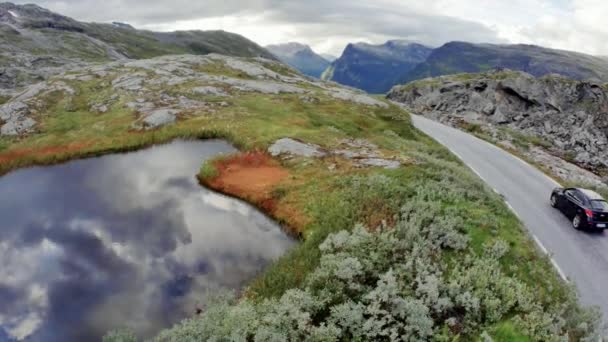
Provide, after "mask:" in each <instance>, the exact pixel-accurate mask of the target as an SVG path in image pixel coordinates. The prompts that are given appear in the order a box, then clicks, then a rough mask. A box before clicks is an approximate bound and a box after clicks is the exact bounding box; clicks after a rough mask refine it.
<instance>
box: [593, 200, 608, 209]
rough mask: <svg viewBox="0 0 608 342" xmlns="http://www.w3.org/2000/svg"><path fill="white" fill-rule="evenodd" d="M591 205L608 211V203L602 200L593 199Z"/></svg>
mask: <svg viewBox="0 0 608 342" xmlns="http://www.w3.org/2000/svg"><path fill="white" fill-rule="evenodd" d="M591 207H592V208H593V209H601V210H603V211H608V203H606V201H602V200H595V201H591Z"/></svg>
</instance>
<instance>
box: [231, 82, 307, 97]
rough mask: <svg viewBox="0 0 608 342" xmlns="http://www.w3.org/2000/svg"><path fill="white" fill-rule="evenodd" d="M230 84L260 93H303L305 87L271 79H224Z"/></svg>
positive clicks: (243, 89)
mask: <svg viewBox="0 0 608 342" xmlns="http://www.w3.org/2000/svg"><path fill="white" fill-rule="evenodd" d="M225 82H226V83H228V84H231V85H232V87H233V89H235V90H239V91H243V92H254V93H262V94H275V95H278V94H303V93H306V90H305V89H302V88H300V87H296V86H293V85H289V84H284V83H279V82H273V81H255V80H236V79H233V80H225Z"/></svg>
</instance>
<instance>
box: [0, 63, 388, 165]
mask: <svg viewBox="0 0 608 342" xmlns="http://www.w3.org/2000/svg"><path fill="white" fill-rule="evenodd" d="M218 70H228V71H227V72H224V73H223V74H222V75H218V74H217V72H218ZM274 70H276V71H274ZM225 74H233V76H225ZM87 83H95V84H97V85H96V87H97V94H96V95H93V94H91V97H90V98H87V99H86V100H87V102H86V103H84V104H81V105H82V106H83V108H79V110H84V111H88V112H90V113H96V114H99V115H103V114H105V113H107V112H111V111H116V110H127V111H131V112H132V113H133V120H132V122H131V124H130V127H131V129H132V130H149V129H155V128H159V127H162V126H165V125H169V124H173V123H175V122H176V121H178V120H180V118H188V117H192V116H200V115H212V114H214V113H216V112H218V111H220V109H223V108H225V107H230V103H231V102H232V99H233V97H234V96H238V95H240V94H249V93H253V94H265V95H280V94H296V95H299V101H301V102H303V103H313V104H314V103H319V102H320V101H321V100H320V98H319V97H318V96H319V95H320V94H322V95H323V96H326V97H328V98H332V99H335V100H336V101H348V102H352V103H355V104H360V105H365V106H371V107H378V108H387V107H388V105H387V104H386V103H385V102H382V101H379V100H376V99H374V98H372V97H369V96H368V95H366V94H365V93H363V92H361V91H358V90H353V89H347V88H344V87H339V86H336V85H332V84H327V83H324V82H320V81H315V80H314V79H309V78H307V77H304V76H302V75H301V74H299V73H298V72H297V71H295V70H292V69H288V68H287V67H286V66H285V65H283V64H280V63H279V62H276V61H274V60H270V59H264V58H259V57H258V58H257V59H244V58H237V57H230V56H224V55H218V54H210V55H207V56H196V55H180V56H164V57H157V58H154V59H148V60H121V61H116V62H112V63H108V64H93V65H87V66H84V67H80V68H76V69H73V70H71V71H70V72H66V73H63V74H61V75H58V76H54V77H51V78H50V79H49V80H48V81H44V82H41V83H37V84H35V85H32V86H29V87H26V88H25V90H23V91H22V92H21V93H18V94H17V95H16V96H15V97H13V98H11V99H10V100H8V101H7V102H6V103H4V104H3V105H0V136H7V137H10V136H13V137H15V136H23V135H28V134H35V133H36V132H38V131H40V130H41V129H42V128H41V127H38V125H37V124H38V122H37V119H38V118H39V117H44V116H45V113H47V112H48V108H49V101H48V100H47V99H48V98H56V97H60V98H62V101H63V102H66V103H68V107H69V106H71V105H70V104H71V103H73V102H76V101H77V100H76V99H77V98H78V97H81V101H82V96H83V95H85V94H82V87H83V86H85V85H86V84H87ZM79 89H81V90H79ZM170 89H171V91H170ZM101 95H104V96H101ZM206 98H211V99H213V101H205V100H203V99H206ZM355 156H356V155H353V156H351V157H353V158H354V157H355ZM369 157H370V158H371V157H377V155H373V156H371V155H370V156H369Z"/></svg>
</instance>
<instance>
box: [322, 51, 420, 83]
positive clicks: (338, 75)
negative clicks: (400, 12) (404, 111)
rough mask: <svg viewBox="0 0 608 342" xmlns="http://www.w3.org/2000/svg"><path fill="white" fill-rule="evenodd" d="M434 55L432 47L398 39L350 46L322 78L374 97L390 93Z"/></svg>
mask: <svg viewBox="0 0 608 342" xmlns="http://www.w3.org/2000/svg"><path fill="white" fill-rule="evenodd" d="M430 53H431V48H428V47H426V46H424V45H420V44H415V43H408V42H404V41H398V40H393V41H388V42H386V43H385V44H382V45H370V44H365V43H358V44H349V45H348V46H347V47H346V49H345V50H344V52H343V53H342V56H341V57H340V58H338V59H337V60H336V61H334V62H333V63H332V64H331V65H330V67H329V68H328V69H327V70H326V71H325V72H324V73H323V76H322V78H323V79H324V80H330V81H334V82H337V83H340V84H344V85H347V86H351V87H355V88H359V89H363V90H365V91H367V92H369V93H373V94H380V93H386V92H387V91H388V90H390V88H391V87H392V86H394V85H395V84H397V82H398V80H399V76H401V75H403V73H405V72H407V71H409V70H411V69H412V68H414V67H415V66H416V65H418V64H419V63H422V62H424V61H425V60H426V58H427V57H428V55H429V54H430Z"/></svg>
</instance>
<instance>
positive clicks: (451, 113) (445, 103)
mask: <svg viewBox="0 0 608 342" xmlns="http://www.w3.org/2000/svg"><path fill="white" fill-rule="evenodd" d="M387 96H388V98H389V99H391V100H393V101H397V102H400V103H403V104H405V105H406V106H407V107H408V108H410V109H411V110H412V111H414V112H416V113H419V114H423V115H425V116H429V117H431V118H434V119H437V120H439V121H441V122H444V123H448V124H451V125H452V126H457V127H461V128H465V129H468V130H470V131H473V132H475V133H482V134H485V135H486V136H487V137H488V138H490V139H491V140H494V141H495V142H497V143H499V144H501V145H503V146H504V147H506V148H508V149H511V150H517V151H519V152H521V153H523V154H524V156H526V157H527V158H528V159H530V160H532V161H534V162H536V163H537V164H539V165H541V166H542V167H544V168H546V169H548V170H549V171H550V172H551V173H552V174H554V175H556V176H558V177H560V178H562V179H564V180H566V181H571V182H575V183H591V184H592V185H602V179H601V178H600V177H599V176H597V175H595V174H593V173H591V172H589V171H587V170H590V171H593V172H595V173H596V174H600V175H606V170H608V88H606V86H605V85H603V84H601V83H596V82H590V81H575V80H571V79H568V78H565V77H563V76H559V75H548V76H544V77H540V78H536V77H534V76H532V75H529V74H526V73H523V72H515V71H508V70H502V71H494V72H489V73H482V74H461V75H453V76H443V77H438V78H430V79H424V80H420V81H416V82H412V83H409V84H406V85H404V86H397V87H394V88H393V89H392V90H391V92H390V93H389V94H388V95H387ZM573 164H574V165H573ZM604 181H605V179H604Z"/></svg>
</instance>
